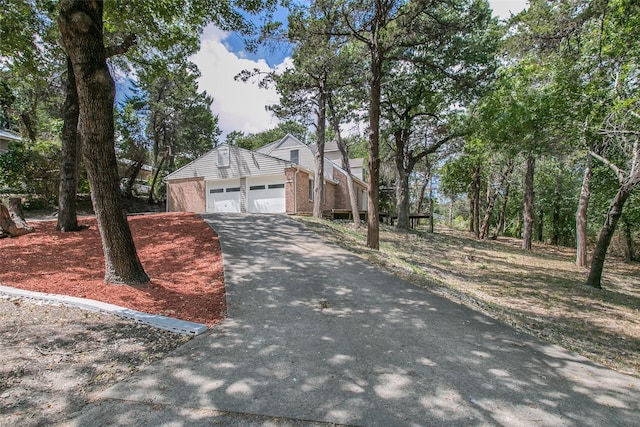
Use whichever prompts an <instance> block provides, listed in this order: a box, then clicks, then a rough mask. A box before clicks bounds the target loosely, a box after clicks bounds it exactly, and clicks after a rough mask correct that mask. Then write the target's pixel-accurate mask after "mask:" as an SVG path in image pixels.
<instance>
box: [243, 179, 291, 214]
mask: <svg viewBox="0 0 640 427" xmlns="http://www.w3.org/2000/svg"><path fill="white" fill-rule="evenodd" d="M248 207H249V212H251V213H284V212H286V210H287V207H286V203H285V196H284V180H283V179H282V178H280V179H275V180H273V179H272V180H261V181H255V180H253V181H251V182H249V204H248Z"/></svg>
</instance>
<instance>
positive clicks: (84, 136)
mask: <svg viewBox="0 0 640 427" xmlns="http://www.w3.org/2000/svg"><path fill="white" fill-rule="evenodd" d="M102 14H103V3H102V2H100V1H92V2H86V1H82V0H67V1H63V2H62V4H61V10H60V17H59V20H58V23H59V27H60V33H61V42H62V45H63V46H64V48H65V50H66V52H67V55H68V56H69V58H70V59H71V63H72V64H73V71H74V74H75V77H76V88H77V92H78V101H79V107H80V108H79V111H80V114H79V119H78V133H79V136H80V140H81V141H82V143H83V154H84V159H85V166H86V168H87V175H88V177H89V184H90V185H91V200H92V203H93V208H94V211H95V213H96V219H97V222H98V229H99V230H100V236H101V237H102V248H103V251H104V257H105V282H106V283H126V284H132V285H133V284H143V283H147V282H148V281H149V277H148V276H147V274H146V273H145V271H144V269H143V268H142V264H141V263H140V260H139V258H138V254H137V252H136V248H135V245H134V242H133V238H132V236H131V230H130V228H129V224H128V222H127V217H126V214H125V212H124V209H123V205H122V202H121V199H120V194H119V185H118V170H117V164H116V156H115V148H114V120H113V102H114V97H115V85H114V82H113V79H112V78H111V74H110V73H109V68H108V66H107V61H106V50H105V46H104V41H103V27H102V25H103V23H102Z"/></svg>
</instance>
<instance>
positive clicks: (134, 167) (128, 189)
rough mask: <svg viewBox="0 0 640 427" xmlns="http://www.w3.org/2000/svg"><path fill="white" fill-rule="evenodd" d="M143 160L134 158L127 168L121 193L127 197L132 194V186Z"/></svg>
mask: <svg viewBox="0 0 640 427" xmlns="http://www.w3.org/2000/svg"><path fill="white" fill-rule="evenodd" d="M143 165H144V163H143V162H140V161H137V160H134V161H133V163H132V164H131V165H130V166H129V168H128V169H127V173H126V177H127V181H126V182H125V186H124V191H123V193H124V194H125V196H127V197H131V196H132V195H133V187H134V185H135V183H136V180H137V179H138V175H139V174H140V171H141V170H142V166H143Z"/></svg>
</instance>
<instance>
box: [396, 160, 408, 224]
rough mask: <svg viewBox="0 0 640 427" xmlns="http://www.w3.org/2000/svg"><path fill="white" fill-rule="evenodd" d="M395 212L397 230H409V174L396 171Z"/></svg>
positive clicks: (403, 171)
mask: <svg viewBox="0 0 640 427" xmlns="http://www.w3.org/2000/svg"><path fill="white" fill-rule="evenodd" d="M396 211H397V212H398V222H397V223H396V229H397V230H404V231H406V230H408V229H409V174H408V173H407V172H406V171H405V170H400V169H399V170H398V179H397V180H396Z"/></svg>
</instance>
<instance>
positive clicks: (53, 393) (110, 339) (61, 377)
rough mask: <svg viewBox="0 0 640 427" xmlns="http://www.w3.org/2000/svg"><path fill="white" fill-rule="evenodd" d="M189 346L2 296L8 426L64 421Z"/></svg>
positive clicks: (2, 391) (2, 410)
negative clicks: (90, 401)
mask: <svg viewBox="0 0 640 427" xmlns="http://www.w3.org/2000/svg"><path fill="white" fill-rule="evenodd" d="M188 340H189V337H186V336H184V335H178V334H175V333H172V332H167V331H162V330H160V329H156V328H153V327H150V326H145V325H142V324H140V323H136V322H133V321H125V320H122V319H119V318H117V317H114V316H110V315H104V314H97V313H91V312H87V311H84V310H80V309H76V308H69V307H65V306H60V305H51V304H45V303H42V302H37V301H31V300H26V299H20V298H9V297H0V343H1V345H0V360H1V361H2V363H1V364H0V425H2V426H41V425H52V424H57V423H59V422H63V421H65V420H67V419H69V418H70V417H72V415H73V414H74V413H75V412H76V411H78V410H79V409H80V408H82V406H84V404H85V403H86V401H87V399H88V398H89V396H90V394H91V393H93V392H98V391H100V390H104V389H106V388H107V387H109V386H110V385H111V384H114V383H116V382H118V381H122V380H124V379H125V378H127V377H128V376H130V375H131V374H132V373H134V372H136V371H137V370H138V369H140V368H141V367H142V366H144V365H147V364H149V363H151V362H153V361H154V360H157V359H159V358H162V357H163V356H165V355H166V354H167V353H169V352H171V351H172V350H174V349H175V348H177V347H178V346H180V345H182V344H183V343H185V342H186V341H188Z"/></svg>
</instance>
